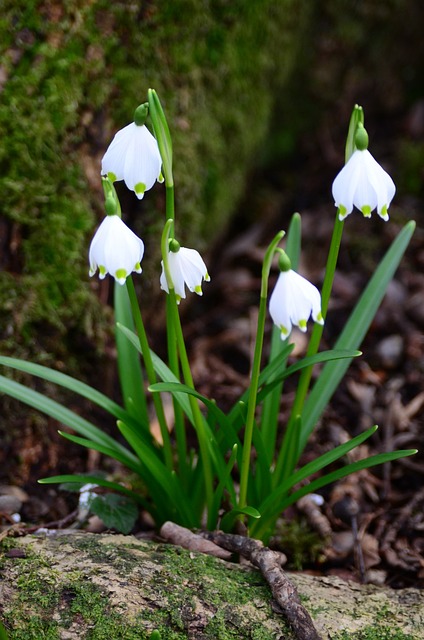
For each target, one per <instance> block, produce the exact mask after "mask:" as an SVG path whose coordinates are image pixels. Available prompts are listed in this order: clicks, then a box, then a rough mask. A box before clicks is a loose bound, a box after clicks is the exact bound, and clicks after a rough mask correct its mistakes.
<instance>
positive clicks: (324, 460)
mask: <svg viewBox="0 0 424 640" xmlns="http://www.w3.org/2000/svg"><path fill="white" fill-rule="evenodd" d="M377 428H378V427H377V426H376V425H375V426H373V427H371V428H370V429H367V430H366V431H364V432H363V433H360V434H359V435H357V436H356V437H355V438H352V439H351V440H349V441H348V442H345V443H343V444H341V445H339V446H338V447H335V448H334V449H331V451H327V453H324V454H323V455H322V456H319V457H318V458H316V459H315V460H312V461H311V462H308V464H305V465H304V466H303V467H302V468H301V469H299V470H298V471H295V473H292V474H291V475H290V476H289V477H288V478H287V479H286V480H284V482H281V483H280V484H279V485H278V487H276V488H275V489H274V491H273V492H272V493H270V495H269V496H267V498H266V499H265V500H264V501H263V503H262V504H261V505H260V506H259V507H258V508H259V510H260V512H261V513H262V514H264V513H265V512H268V510H270V511H273V510H274V506H275V505H276V504H278V503H279V501H281V498H282V496H283V497H284V496H285V494H286V493H287V492H288V491H289V490H290V489H291V488H292V487H294V486H295V485H296V484H298V483H299V482H303V480H306V478H308V477H309V476H311V475H312V474H314V473H317V472H318V471H320V470H321V469H323V468H324V467H327V466H328V465H329V464H332V463H333V462H335V461H336V460H338V459H339V458H341V457H342V456H344V455H346V454H347V453H349V451H351V450H352V449H354V448H355V447H357V446H359V445H360V444H362V443H363V442H365V440H367V439H368V438H369V437H370V436H372V435H373V434H374V433H375V432H376V431H377Z"/></svg>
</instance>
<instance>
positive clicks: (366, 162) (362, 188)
mask: <svg viewBox="0 0 424 640" xmlns="http://www.w3.org/2000/svg"><path fill="white" fill-rule="evenodd" d="M395 191H396V187H395V184H394V182H393V180H392V179H391V177H390V176H389V174H388V173H387V172H386V171H384V169H383V167H381V166H380V165H379V164H378V162H377V161H376V160H375V159H374V158H373V156H372V155H371V154H370V152H369V151H368V149H363V150H362V151H360V150H357V151H355V152H354V153H353V154H352V156H351V157H350V159H349V160H348V162H347V163H346V164H345V166H344V167H343V169H342V170H341V171H340V173H339V174H338V175H337V176H336V178H335V180H334V182H333V197H334V201H335V205H336V207H338V209H339V219H340V220H343V219H344V218H346V216H348V215H349V214H350V213H351V212H352V209H353V207H354V206H355V207H357V208H358V209H359V210H360V211H362V213H363V214H364V216H365V217H366V218H369V217H370V216H371V211H373V209H377V213H378V215H379V216H380V218H382V219H383V220H386V221H387V220H388V219H389V216H388V213H387V210H388V208H389V205H390V203H391V201H392V199H393V196H394V195H395Z"/></svg>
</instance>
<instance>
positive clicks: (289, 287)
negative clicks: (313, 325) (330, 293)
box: [269, 270, 323, 338]
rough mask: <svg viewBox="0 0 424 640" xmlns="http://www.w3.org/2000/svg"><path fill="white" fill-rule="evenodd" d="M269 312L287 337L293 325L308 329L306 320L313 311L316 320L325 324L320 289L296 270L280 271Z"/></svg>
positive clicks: (283, 336) (303, 329) (304, 329)
mask: <svg viewBox="0 0 424 640" xmlns="http://www.w3.org/2000/svg"><path fill="white" fill-rule="evenodd" d="M269 312H270V315H271V318H272V320H273V322H274V323H275V324H276V325H277V327H279V328H280V330H281V337H282V338H285V337H286V336H287V335H288V334H289V333H290V331H291V328H292V325H297V326H298V327H299V328H300V330H301V331H306V322H307V321H308V319H309V317H310V315H311V313H312V317H313V319H314V320H315V322H319V323H320V324H323V319H322V315H321V296H320V293H319V291H318V289H317V288H316V287H315V286H314V285H313V284H311V283H310V282H309V281H308V280H306V278H303V277H302V276H301V275H299V274H298V273H296V272H295V271H292V270H290V271H283V272H282V273H280V275H279V277H278V280H277V284H276V285H275V288H274V291H273V292H272V294H271V297H270V301H269Z"/></svg>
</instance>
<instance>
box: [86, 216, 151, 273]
mask: <svg viewBox="0 0 424 640" xmlns="http://www.w3.org/2000/svg"><path fill="white" fill-rule="evenodd" d="M143 253H144V244H143V241H142V240H140V238H139V237H138V236H136V235H135V233H133V232H132V231H131V229H129V228H128V227H127V225H126V224H125V223H124V222H122V220H121V218H120V217H119V216H117V215H112V216H106V218H105V219H104V220H103V222H102V223H101V225H100V227H99V228H98V229H97V231H96V233H95V235H94V238H93V239H92V241H91V245H90V251H89V255H88V259H89V262H90V271H89V273H90V276H92V275H94V274H95V273H96V270H97V269H98V270H99V278H100V279H101V280H103V278H104V277H105V276H106V274H108V273H110V275H111V276H113V277H114V278H115V280H116V282H119V284H125V281H126V279H127V277H128V276H129V275H130V273H131V272H132V271H135V272H136V273H141V266H140V263H141V260H142V258H143Z"/></svg>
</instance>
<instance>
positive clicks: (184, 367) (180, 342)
mask: <svg viewBox="0 0 424 640" xmlns="http://www.w3.org/2000/svg"><path fill="white" fill-rule="evenodd" d="M169 299H170V303H169V308H170V311H171V313H172V325H173V328H174V331H175V338H176V344H177V348H178V353H179V356H180V363H181V371H182V374H183V379H184V382H185V384H186V385H187V386H188V387H190V388H191V389H194V388H195V387H194V382H193V376H192V374H191V369H190V363H189V360H188V356H187V351H186V346H185V341H184V335H183V330H182V327H181V320H180V314H179V312H178V305H177V299H176V296H175V291H174V289H170V290H169ZM189 401H190V407H191V411H192V414H193V422H194V427H195V429H196V433H197V438H198V440H199V448H200V455H201V457H202V462H203V477H204V482H205V491H206V504H207V507H208V513H211V511H212V505H213V473H212V465H211V459H210V455H209V447H208V442H207V435H206V432H205V427H204V424H203V416H202V413H201V411H200V407H199V404H198V402H197V400H196V398H194V397H193V396H191V395H190V396H189Z"/></svg>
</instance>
